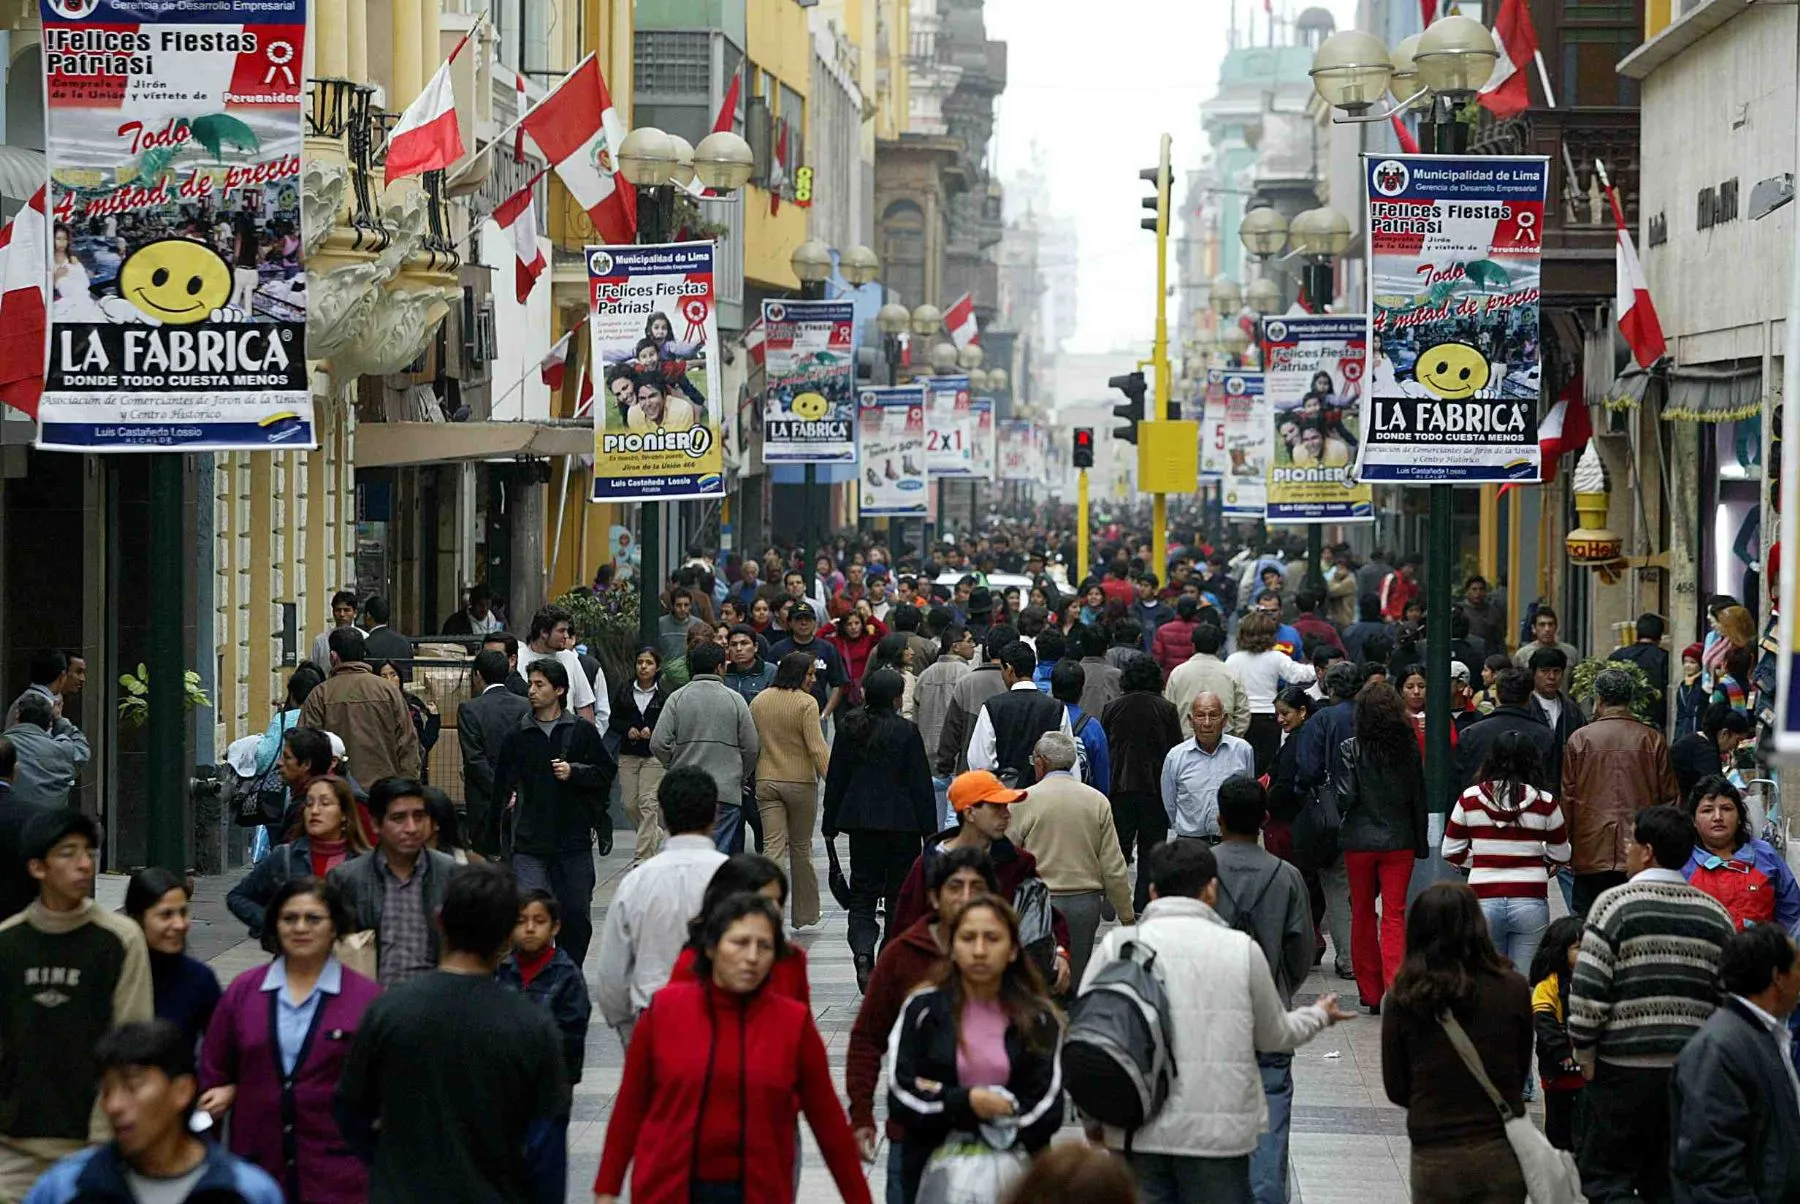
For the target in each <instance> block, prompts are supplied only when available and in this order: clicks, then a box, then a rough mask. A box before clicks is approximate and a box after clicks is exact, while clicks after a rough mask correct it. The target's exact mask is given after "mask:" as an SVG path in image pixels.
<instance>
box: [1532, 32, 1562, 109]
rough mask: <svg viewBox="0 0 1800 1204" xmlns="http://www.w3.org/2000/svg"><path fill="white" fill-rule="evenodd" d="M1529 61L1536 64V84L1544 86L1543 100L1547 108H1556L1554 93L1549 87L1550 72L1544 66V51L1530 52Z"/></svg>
mask: <svg viewBox="0 0 1800 1204" xmlns="http://www.w3.org/2000/svg"><path fill="white" fill-rule="evenodd" d="M1531 61H1532V62H1534V63H1536V64H1537V73H1538V83H1540V84H1543V85H1544V100H1545V101H1546V102H1547V103H1548V105H1549V107H1551V108H1553V109H1554V108H1555V107H1556V93H1555V92H1554V91H1552V90H1551V87H1550V71H1549V69H1548V68H1546V67H1545V66H1544V51H1543V49H1542V48H1541V47H1540V48H1538V49H1535V50H1533V51H1532V52H1531Z"/></svg>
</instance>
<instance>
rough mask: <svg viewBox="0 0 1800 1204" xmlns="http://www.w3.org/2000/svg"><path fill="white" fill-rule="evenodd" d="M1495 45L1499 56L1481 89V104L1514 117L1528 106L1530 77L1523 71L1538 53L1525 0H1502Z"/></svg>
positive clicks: (1487, 108)
mask: <svg viewBox="0 0 1800 1204" xmlns="http://www.w3.org/2000/svg"><path fill="white" fill-rule="evenodd" d="M1494 45H1495V46H1497V47H1498V48H1499V50H1500V57H1499V58H1498V59H1496V60H1495V61H1494V73H1493V74H1492V75H1490V76H1488V82H1487V83H1486V84H1485V85H1483V87H1482V89H1481V95H1480V97H1479V99H1480V102H1481V106H1482V108H1484V109H1486V110H1488V112H1490V113H1492V114H1493V115H1494V116H1496V117H1516V116H1518V115H1519V114H1520V113H1523V112H1524V111H1525V110H1526V109H1529V108H1530V107H1531V81H1530V80H1529V79H1528V78H1527V77H1526V74H1525V72H1526V70H1527V69H1528V68H1529V66H1530V64H1531V62H1532V60H1533V59H1535V58H1536V57H1537V53H1538V36H1537V30H1536V29H1535V28H1533V27H1532V24H1531V7H1530V5H1528V4H1527V3H1526V0H1503V2H1502V3H1501V5H1500V16H1499V19H1497V20H1496V21H1495V22H1494Z"/></svg>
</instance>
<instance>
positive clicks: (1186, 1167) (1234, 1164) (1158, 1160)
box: [1128, 1150, 1256, 1204]
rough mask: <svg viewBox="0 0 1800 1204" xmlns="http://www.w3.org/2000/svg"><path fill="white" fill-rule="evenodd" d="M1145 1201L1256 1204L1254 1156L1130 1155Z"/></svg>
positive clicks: (1184, 1203)
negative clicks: (1252, 1172)
mask: <svg viewBox="0 0 1800 1204" xmlns="http://www.w3.org/2000/svg"><path fill="white" fill-rule="evenodd" d="M1128 1161H1129V1162H1130V1163H1131V1169H1132V1170H1134V1171H1136V1172H1137V1180H1138V1191H1139V1193H1140V1196H1141V1198H1142V1199H1143V1201H1144V1204H1254V1201H1255V1199H1256V1196H1255V1195H1254V1194H1253V1193H1252V1192H1251V1190H1250V1155H1248V1154H1243V1155H1240V1156H1238V1157H1236V1158H1185V1157H1181V1156H1179V1155H1176V1154H1140V1153H1138V1152H1137V1151H1135V1150H1134V1151H1132V1153H1131V1154H1130V1155H1129V1157H1128Z"/></svg>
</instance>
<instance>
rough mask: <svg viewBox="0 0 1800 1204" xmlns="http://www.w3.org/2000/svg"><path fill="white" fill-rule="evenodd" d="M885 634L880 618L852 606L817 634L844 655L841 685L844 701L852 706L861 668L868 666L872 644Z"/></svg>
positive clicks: (856, 699)
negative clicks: (842, 686) (851, 608)
mask: <svg viewBox="0 0 1800 1204" xmlns="http://www.w3.org/2000/svg"><path fill="white" fill-rule="evenodd" d="M886 634H887V628H886V627H885V626H883V625H882V623H881V622H880V620H878V619H871V618H869V617H868V616H867V615H864V614H862V613H861V612H860V611H855V610H852V611H849V612H848V613H846V614H845V615H844V616H843V617H842V618H840V619H839V620H838V621H837V622H835V623H833V624H832V626H831V630H829V631H827V632H825V633H823V634H822V635H821V636H820V638H821V639H823V640H824V641H825V642H826V643H827V644H830V645H831V646H832V647H833V648H836V649H837V650H838V655H839V656H841V657H843V658H844V673H845V675H846V676H847V677H848V678H849V679H850V680H849V681H848V682H847V683H846V684H845V686H844V699H843V702H844V704H845V705H848V706H855V705H856V704H857V703H858V702H860V701H861V700H862V689H863V686H862V682H863V672H864V670H865V669H867V668H868V664H869V658H870V657H872V656H874V655H875V646H876V645H877V644H879V643H880V642H881V637H882V636H884V635H886Z"/></svg>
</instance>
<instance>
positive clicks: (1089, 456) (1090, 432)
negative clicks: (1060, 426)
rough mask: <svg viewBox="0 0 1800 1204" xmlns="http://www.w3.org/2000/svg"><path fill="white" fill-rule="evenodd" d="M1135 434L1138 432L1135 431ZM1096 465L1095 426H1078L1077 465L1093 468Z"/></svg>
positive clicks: (1078, 466) (1076, 437)
mask: <svg viewBox="0 0 1800 1204" xmlns="http://www.w3.org/2000/svg"><path fill="white" fill-rule="evenodd" d="M1133 433H1134V434H1135V433H1136V432H1133ZM1093 466H1094V428H1093V427H1091V426H1078V427H1076V428H1075V467H1077V468H1092V467H1093Z"/></svg>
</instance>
